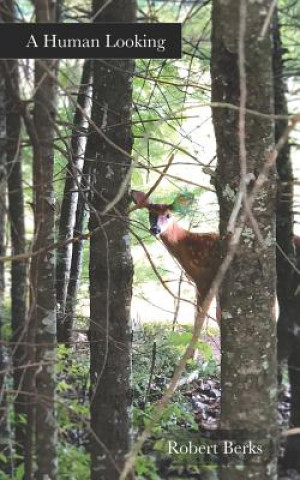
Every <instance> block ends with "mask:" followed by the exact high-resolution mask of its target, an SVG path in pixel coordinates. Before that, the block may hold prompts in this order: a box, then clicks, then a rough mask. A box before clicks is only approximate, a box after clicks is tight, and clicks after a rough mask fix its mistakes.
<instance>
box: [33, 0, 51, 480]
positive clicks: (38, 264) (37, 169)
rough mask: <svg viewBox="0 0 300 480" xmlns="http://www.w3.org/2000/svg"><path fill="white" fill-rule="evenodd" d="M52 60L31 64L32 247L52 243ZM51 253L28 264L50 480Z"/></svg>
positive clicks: (47, 18) (43, 7)
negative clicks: (33, 140)
mask: <svg viewBox="0 0 300 480" xmlns="http://www.w3.org/2000/svg"><path fill="white" fill-rule="evenodd" d="M54 7H55V2H52V1H50V0H40V1H39V2H36V21H37V23H40V22H51V21H53V19H54V18H55V8H54ZM54 65H55V63H54V61H53V60H42V61H40V60H36V62H35V85H36V87H37V88H36V93H35V99H34V100H35V104H34V125H35V130H36V135H37V143H36V144H35V145H34V187H35V201H34V204H35V243H34V250H38V249H40V248H44V249H46V248H47V246H49V245H51V244H52V243H53V242H54V193H53V160H54V159H53V142H54V135H53V133H54V120H55V81H54V79H53V77H52V76H51V75H50V74H49V73H47V70H48V72H54V71H55V67H54ZM54 278H55V269H54V252H53V251H45V252H44V253H42V254H40V255H38V256H37V257H36V258H35V260H34V261H33V263H32V276H31V280H32V281H33V284H32V285H31V288H32V292H33V294H32V300H33V305H32V308H34V310H35V319H36V361H37V362H38V363H39V367H38V369H37V371H36V374H35V379H36V432H35V439H36V461H37V472H36V475H35V478H36V479H37V480H43V479H44V478H46V477H47V478H49V480H54V479H55V478H56V475H57V465H56V462H57V458H56V444H57V435H56V422H55V380H56V379H55V360H56V300H55V288H54Z"/></svg>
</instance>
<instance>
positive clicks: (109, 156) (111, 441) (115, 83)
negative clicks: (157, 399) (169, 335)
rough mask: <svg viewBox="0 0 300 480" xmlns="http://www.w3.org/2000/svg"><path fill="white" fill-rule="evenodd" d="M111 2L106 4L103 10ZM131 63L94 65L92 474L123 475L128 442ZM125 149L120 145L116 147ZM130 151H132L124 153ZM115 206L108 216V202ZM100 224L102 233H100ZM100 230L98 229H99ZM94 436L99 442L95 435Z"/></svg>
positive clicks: (119, 15)
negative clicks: (128, 210)
mask: <svg viewBox="0 0 300 480" xmlns="http://www.w3.org/2000/svg"><path fill="white" fill-rule="evenodd" d="M104 4H105V5H106V8H105V9H102V8H101V7H103V6H104ZM100 10H101V14H100V15H98V16H97V19H96V21H103V22H105V23H108V22H134V21H135V10H136V4H135V1H134V0H131V1H128V0H126V1H125V0H116V1H115V2H113V3H112V4H109V5H107V2H105V1H104V0H94V2H93V12H94V14H95V15H96V14H97V12H99V11H100ZM133 68H134V62H133V61H132V60H106V61H105V62H95V67H94V92H93V108H92V119H93V121H94V122H95V123H96V124H97V125H98V127H99V128H100V129H101V131H102V132H103V133H104V134H105V136H106V137H107V138H103V137H101V136H100V135H99V134H98V133H97V132H95V133H94V134H93V141H94V142H95V149H96V165H95V166H96V171H95V182H94V184H93V185H92V205H91V219H90V230H91V232H94V233H93V234H92V237H91V250H90V296H91V327H90V340H91V428H92V430H93V432H94V433H95V437H94V436H93V437H92V438H91V463H92V465H91V479H92V480H99V479H100V478H103V479H104V478H109V479H111V480H114V479H118V478H119V471H120V470H121V468H122V466H123V463H124V457H125V455H126V453H127V452H128V450H129V448H130V442H131V435H130V430H131V410H130V405H131V325H130V302H131V289H132V274H133V268H132V259H131V253H130V243H129V234H128V229H127V225H126V223H127V213H126V212H127V208H128V204H129V196H128V184H126V183H125V184H124V181H125V178H126V175H127V174H128V171H129V168H130V164H131V160H130V157H129V155H128V154H130V152H131V148H132V133H131V105H132V76H133ZM119 149H122V150H119ZM126 152H128V154H126ZM117 195H120V196H119V199H118V201H117V202H116V205H114V207H113V208H112V209H110V210H109V211H107V212H106V213H104V211H105V209H106V208H107V207H108V205H109V204H110V202H112V201H114V200H115V199H116V197H117ZM96 229H97V230H96ZM95 230H96V232H95ZM96 437H97V438H98V439H99V441H97V440H96Z"/></svg>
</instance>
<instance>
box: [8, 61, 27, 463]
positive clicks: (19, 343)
mask: <svg viewBox="0 0 300 480" xmlns="http://www.w3.org/2000/svg"><path fill="white" fill-rule="evenodd" d="M7 66H8V69H9V71H8V72H7V73H8V75H9V76H10V81H11V82H12V85H13V88H14V90H15V93H17V94H18V95H19V72H18V68H19V67H18V61H17V60H10V61H8V62H7ZM9 92H10V88H7V94H8V95H9ZM20 143H21V116H20V109H19V105H18V104H17V103H16V102H15V100H14V98H13V97H12V96H11V95H10V96H9V97H8V99H7V172H8V176H7V183H8V199H9V205H8V209H9V218H10V236H11V246H12V252H11V253H12V255H18V254H21V253H24V252H25V225H24V198H23V175H22V166H21V154H20ZM11 317H12V318H11V322H12V342H13V347H12V351H13V366H14V375H13V376H14V390H15V392H16V396H15V400H14V410H15V444H16V447H15V449H16V454H17V455H16V456H17V463H20V462H21V461H22V458H24V445H25V437H26V428H25V425H24V421H23V419H22V418H21V417H24V416H25V415H26V403H27V401H28V396H26V394H25V395H24V394H23V393H21V392H24V370H23V369H22V368H21V369H20V367H21V366H23V365H25V364H26V350H25V347H24V340H25V338H26V263H25V262H20V261H12V264H11Z"/></svg>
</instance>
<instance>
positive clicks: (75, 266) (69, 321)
mask: <svg viewBox="0 0 300 480" xmlns="http://www.w3.org/2000/svg"><path fill="white" fill-rule="evenodd" d="M95 147H96V145H95V144H94V142H92V141H91V136H89V137H88V140H87V144H86V149H85V154H84V164H83V168H82V176H81V179H80V186H79V197H78V202H77V209H76V217H75V225H74V233H73V235H74V237H79V236H80V235H82V233H83V229H84V225H85V224H86V223H87V209H88V197H89V195H90V187H89V185H90V170H91V165H92V163H93V160H91V159H93V158H95V155H96V152H95V151H94V149H95ZM82 254H83V240H78V241H76V242H74V243H73V249H72V262H71V271H70V279H69V284H68V292H67V300H66V311H65V320H64V324H63V329H64V333H63V335H64V338H66V339H68V340H67V341H68V342H70V341H71V339H72V328H73V322H74V317H75V311H76V301H77V291H78V288H79V280H80V272H81V263H82Z"/></svg>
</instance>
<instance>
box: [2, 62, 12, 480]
mask: <svg viewBox="0 0 300 480" xmlns="http://www.w3.org/2000/svg"><path fill="white" fill-rule="evenodd" d="M5 102H6V90H5V80H4V75H3V72H2V69H0V255H4V254H5V204H6V198H5V197H6V135H7V133H6V107H5ZM4 290H5V282H4V263H3V262H0V438H1V442H0V454H1V455H3V456H4V458H6V459H7V463H6V462H3V461H2V459H1V458H0V471H1V470H2V472H3V473H4V472H5V473H7V474H10V473H11V459H12V456H11V455H12V452H11V440H10V432H9V428H8V425H9V421H8V418H9V415H8V403H7V398H6V392H5V390H6V376H7V375H6V370H7V368H8V364H7V352H6V348H5V346H4V344H3V343H2V342H1V340H2V329H3V326H4V311H3V308H4V306H3V302H4Z"/></svg>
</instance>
